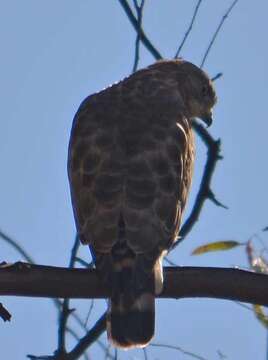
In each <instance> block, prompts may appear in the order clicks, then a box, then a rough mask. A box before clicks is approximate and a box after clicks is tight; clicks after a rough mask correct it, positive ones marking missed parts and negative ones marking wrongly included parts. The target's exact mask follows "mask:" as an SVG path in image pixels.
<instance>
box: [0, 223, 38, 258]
mask: <svg viewBox="0 0 268 360" xmlns="http://www.w3.org/2000/svg"><path fill="white" fill-rule="evenodd" d="M0 237H1V238H2V239H3V240H4V241H5V242H7V243H8V244H9V245H11V246H12V247H13V248H14V249H15V250H16V251H17V252H18V253H19V254H20V255H21V256H22V257H23V258H24V260H26V261H28V262H29V263H34V261H33V258H32V257H31V256H30V255H29V254H28V253H27V252H26V251H25V250H24V249H23V248H22V246H20V245H19V244H18V243H17V242H16V241H15V240H13V239H11V237H9V236H8V235H7V234H5V233H4V232H3V231H1V230H0Z"/></svg>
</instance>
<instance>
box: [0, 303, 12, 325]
mask: <svg viewBox="0 0 268 360" xmlns="http://www.w3.org/2000/svg"><path fill="white" fill-rule="evenodd" d="M0 317H1V318H2V319H3V320H4V321H10V319H11V314H10V313H9V312H8V310H7V309H6V308H5V307H4V306H3V304H2V303H0Z"/></svg>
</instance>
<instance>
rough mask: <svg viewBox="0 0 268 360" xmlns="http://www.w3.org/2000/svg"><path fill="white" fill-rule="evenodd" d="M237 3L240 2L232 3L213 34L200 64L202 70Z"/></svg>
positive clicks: (235, 0)
mask: <svg viewBox="0 0 268 360" xmlns="http://www.w3.org/2000/svg"><path fill="white" fill-rule="evenodd" d="M237 3H238V0H234V1H233V2H232V4H231V6H230V7H229V8H228V9H227V11H226V13H225V14H224V15H223V17H222V19H221V21H220V23H219V25H218V27H217V29H216V31H215V33H214V34H213V36H212V39H211V41H210V43H209V45H208V47H207V49H206V51H205V54H204V56H203V58H202V61H201V64H200V68H201V69H202V67H203V66H204V64H205V61H206V60H207V57H208V54H209V53H210V50H211V48H212V46H213V44H214V42H215V40H216V37H217V36H218V34H219V32H220V30H221V28H222V25H223V23H224V21H225V20H226V19H227V17H228V16H229V14H230V12H231V11H232V10H233V8H234V6H235V5H236V4H237Z"/></svg>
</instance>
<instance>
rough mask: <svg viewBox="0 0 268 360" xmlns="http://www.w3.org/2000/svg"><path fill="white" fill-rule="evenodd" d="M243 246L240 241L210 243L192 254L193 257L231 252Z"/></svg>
mask: <svg viewBox="0 0 268 360" xmlns="http://www.w3.org/2000/svg"><path fill="white" fill-rule="evenodd" d="M241 245H244V244H242V243H240V242H238V241H234V240H224V241H215V242H212V243H208V244H205V245H201V246H199V247H197V248H196V249H195V250H194V251H193V252H192V255H201V254H205V253H207V252H210V251H222V250H229V249H232V248H234V247H236V246H241Z"/></svg>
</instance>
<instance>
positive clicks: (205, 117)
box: [200, 111, 213, 127]
mask: <svg viewBox="0 0 268 360" xmlns="http://www.w3.org/2000/svg"><path fill="white" fill-rule="evenodd" d="M200 119H201V120H203V121H204V123H205V124H207V127H209V126H210V125H211V124H212V121H213V119H212V111H210V112H208V113H207V114H204V115H203V116H200Z"/></svg>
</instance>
